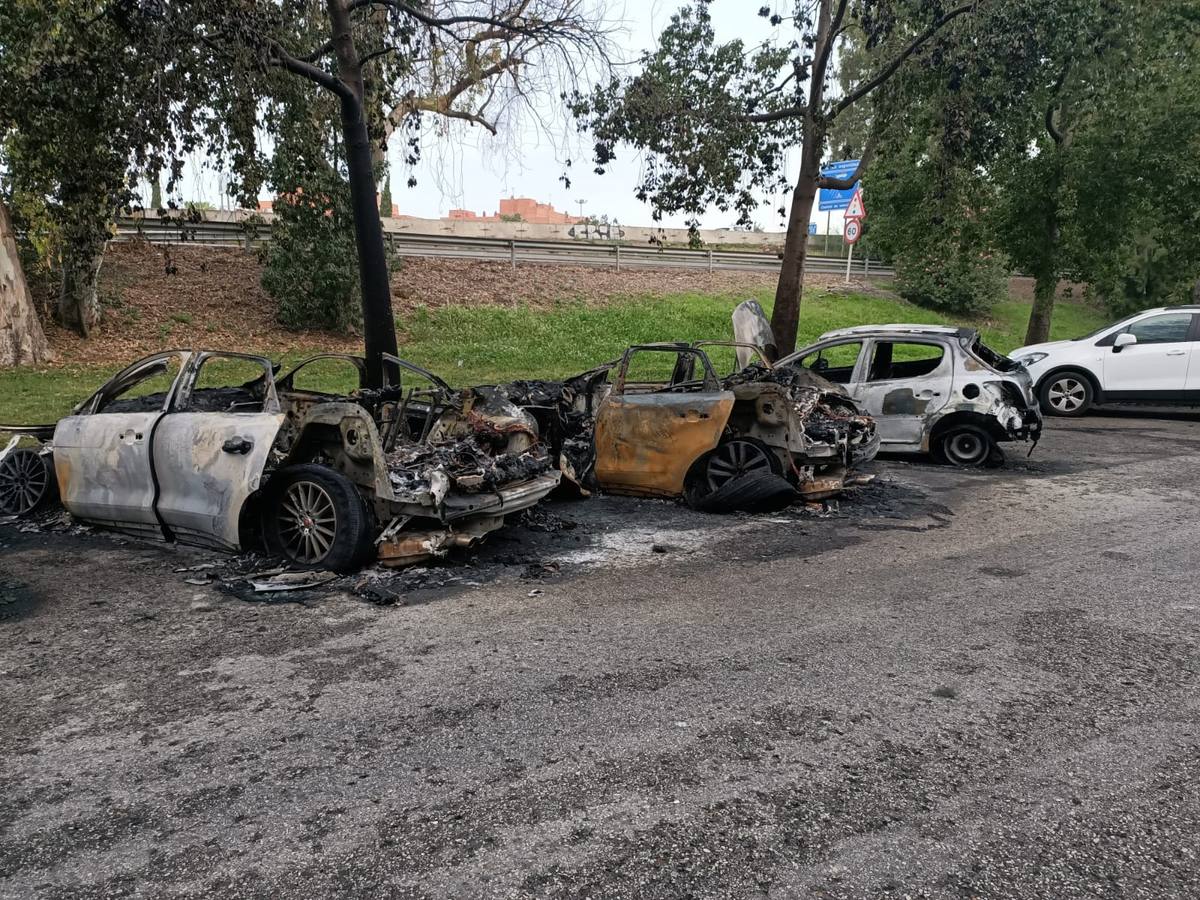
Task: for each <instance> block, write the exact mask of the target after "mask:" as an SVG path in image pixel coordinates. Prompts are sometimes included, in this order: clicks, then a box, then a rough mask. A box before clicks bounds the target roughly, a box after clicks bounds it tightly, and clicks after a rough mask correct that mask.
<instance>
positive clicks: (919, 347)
mask: <svg viewBox="0 0 1200 900" xmlns="http://www.w3.org/2000/svg"><path fill="white" fill-rule="evenodd" d="M864 363H865V365H863V366H860V367H859V369H858V371H857V373H856V375H855V378H854V380H853V381H852V382H851V383H850V384H849V385H847V390H848V391H849V393H850V396H851V397H853V398H854V400H855V401H856V402H857V403H858V405H859V406H860V407H861V408H862V410H863V411H864V412H866V413H867V414H868V415H870V416H873V417H874V418H875V423H876V427H877V428H878V431H879V442H880V443H881V444H885V445H892V447H893V449H902V448H912V449H919V448H920V445H921V438H922V435H923V434H924V431H925V423H926V422H927V421H928V417H929V416H931V415H933V414H934V413H935V412H937V411H938V410H939V409H941V408H942V407H943V406H945V405H946V403H947V402H948V401H949V399H950V395H951V392H952V391H953V387H954V376H953V372H954V356H953V352H952V350H951V348H950V347H948V346H947V345H946V344H945V343H943V342H941V341H936V340H932V339H930V340H926V339H921V338H910V339H905V340H885V339H879V338H876V339H873V340H871V341H870V342H868V345H867V348H866V350H865V352H864Z"/></svg>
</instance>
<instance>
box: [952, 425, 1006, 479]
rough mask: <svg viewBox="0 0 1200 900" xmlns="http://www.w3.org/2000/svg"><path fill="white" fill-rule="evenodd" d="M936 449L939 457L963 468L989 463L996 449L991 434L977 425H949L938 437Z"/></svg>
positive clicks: (993, 457)
mask: <svg viewBox="0 0 1200 900" xmlns="http://www.w3.org/2000/svg"><path fill="white" fill-rule="evenodd" d="M937 449H938V456H939V457H940V458H941V459H944V460H945V461H946V462H948V463H950V464H951V465H954V466H959V467H961V468H964V469H969V468H975V467H977V466H982V465H985V464H988V463H990V462H991V461H992V460H993V459H995V454H996V451H997V450H998V448H997V447H996V442H995V441H994V440H992V436H991V435H990V434H988V433H987V432H986V431H985V430H984V429H982V428H980V427H979V426H978V425H951V426H950V427H949V428H947V429H946V430H945V431H944V432H943V433H942V435H941V436H940V437H939V438H938V444H937ZM1000 458H1001V460H1003V458H1004V457H1003V455H1001V457H1000Z"/></svg>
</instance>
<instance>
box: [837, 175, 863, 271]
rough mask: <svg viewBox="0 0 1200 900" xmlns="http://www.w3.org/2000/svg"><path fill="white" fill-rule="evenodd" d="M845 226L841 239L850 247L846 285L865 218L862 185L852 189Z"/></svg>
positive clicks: (847, 258) (847, 259)
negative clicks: (855, 246)
mask: <svg viewBox="0 0 1200 900" xmlns="http://www.w3.org/2000/svg"><path fill="white" fill-rule="evenodd" d="M844 215H845V218H846V224H845V225H844V226H843V228H842V237H843V238H844V239H845V241H846V243H847V244H849V245H850V252H849V253H847V254H846V284H849V283H850V266H851V264H852V263H853V262H854V245H855V244H857V243H858V239H859V238H860V237H862V220H863V219H865V218H866V217H867V207H866V204H865V203H863V194H862V185H861V184H860V185H859V186H858V187H856V188H855V189H854V193H853V194H852V195H851V196H850V201H849V202H848V203H847V204H846V212H845V214H844Z"/></svg>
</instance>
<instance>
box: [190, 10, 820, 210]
mask: <svg viewBox="0 0 1200 900" xmlns="http://www.w3.org/2000/svg"><path fill="white" fill-rule="evenodd" d="M762 3H763V0H716V2H714V3H713V4H712V15H713V23H714V27H715V28H716V30H717V36H718V38H719V39H723V40H727V39H731V38H735V37H740V38H742V40H743V41H744V42H745V43H746V44H747V45H752V44H754V43H756V42H758V41H760V40H762V39H763V38H764V37H768V36H769V35H770V34H771V33H772V32H773V30H774V29H772V27H771V25H770V24H769V23H768V22H767V21H766V20H765V19H762V18H761V17H759V16H757V15H756V14H755V12H756V10H757V9H758V7H759V6H760V5H762ZM679 5H680V0H612V3H611V5H610V19H611V21H612V22H614V24H616V23H620V24H619V25H618V27H619V28H620V31H619V32H618V33H617V34H616V35H614V43H616V44H618V46H619V47H620V52H621V53H623V54H624V56H625V57H626V58H627V59H629V60H634V59H636V57H637V56H638V54H639V53H640V52H641V51H642V50H644V49H648V48H650V47H652V46H653V45H654V42H655V39H656V38H657V36H658V34H659V33H660V32H661V30H662V28H663V27H664V26H665V25H666V24H667V22H668V20H669V18H670V15H671V13H673V12H674V11H675V10H676V9H678V7H679ZM770 5H773V6H778V5H781V4H780V2H779V0H774V2H771V3H770ZM782 5H790V4H787V3H784V4H782ZM783 27H784V28H785V29H786V28H788V26H786V25H785V26H783ZM547 103H554V104H555V107H553V108H551V109H548V110H547V111H546V114H545V119H547V120H548V121H551V122H553V123H554V124H555V125H556V132H555V134H556V136H555V137H553V138H552V137H549V136H547V135H545V134H544V133H541V132H540V130H539V129H538V128H537V127H535V125H534V124H533V122H532V121H526V122H525V123H524V124H523V127H522V128H521V130H520V132H519V133H509V134H507V135H506V134H505V133H504V132H502V133H501V136H500V137H498V138H493V137H492V136H491V135H490V134H488V133H487V132H486V131H484V130H483V129H482V128H471V127H469V126H465V125H462V124H461V123H459V124H456V125H455V127H454V128H453V129H452V130H451V131H450V133H449V135H448V136H446V137H444V138H440V139H436V140H435V139H430V140H428V141H427V142H426V143H425V146H424V154H423V158H422V160H421V162H420V163H419V164H418V166H417V167H416V169H415V171H414V172H413V174H415V176H416V178H417V186H416V187H415V188H409V187H407V185H406V181H407V179H408V173H407V172H406V171H404V170H403V167H402V165H401V161H400V152H399V148H398V146H396V145H398V144H399V143H400V141H399V140H398V139H397V140H393V142H392V143H393V147H392V148H391V155H392V171H393V176H392V200H393V202H394V203H395V204H396V206H397V207H399V210H400V212H401V213H404V214H407V215H413V216H419V217H422V218H439V217H441V216H444V215H446V214H447V213H448V212H449V210H450V209H453V208H456V207H460V208H465V209H470V210H474V211H475V212H479V213H483V212H488V213H492V212H495V211H496V208H497V205H498V203H499V201H500V199H501V198H503V197H509V196H517V197H532V198H534V199H536V200H539V201H541V202H543V203H545V202H548V203H552V204H553V205H554V206H555V207H556V208H557V209H559V210H562V211H564V212H571V213H578V212H579V210H580V206H579V202H578V201H579V200H580V199H583V200H584V201H585V203H584V205H583V212H584V214H585V215H595V216H600V215H608V216H609V218H610V219H616V220H618V221H620V222H621V223H623V224H626V225H650V224H653V220H652V217H651V209H650V206H649V205H648V204H645V203H642V202H640V201H639V200H637V198H636V197H635V196H634V191H635V189H636V187H637V185H638V183H639V180H640V179H639V174H640V170H641V160H640V158H639V155H638V154H636V153H635V152H634V151H632V150H630V149H628V148H625V149H622V150H619V151H618V156H617V159H616V160H615V161H614V162H613V163H612V164H610V165H609V166H608V167H607V172H606V173H605V174H604V175H603V176H600V175H596V174H595V173H594V172H593V171H592V169H593V167H594V163H593V162H592V160H591V152H590V142H589V141H588V138H587V135H577V134H576V133H575V128H574V124H573V123H572V122H568V121H567V119H566V116H565V114H564V113H562V112H561V111H560V110H558V109H557V103H558V101H557V100H556V99H554V100H549V101H547ZM565 158H570V159H571V160H572V161H573V164H572V166H571V168H570V170H569V171H568V176H569V178H570V180H571V187H570V188H567V187H565V186H564V185H563V183H562V182H561V181H560V180H559V176H560V175H562V174H563V173H564V171H567V170H566V169H565V168H564V159H565ZM798 158H799V153H798V152H797V153H795V154H794V155H793V159H792V160H790V161H789V162H794V161H796V160H798ZM223 181H224V179H223V177H222V176H221V175H220V173H218V172H214V171H212V170H211V169H209V168H208V167H207V166H206V165H204V162H203V160H202V159H197V160H195V162H194V164H193V165H191V166H189V167H188V172H187V173H186V174H185V182H184V185H183V193H184V198H185V199H205V200H208V201H209V202H213V203H216V204H218V205H220V204H219V200H218V198H219V197H220V195H221V193H222V191H221V185H222V182H223ZM269 196H270V195H269V194H268V193H264V194H263V197H264V198H266V197H269ZM769 199H770V198H765V197H764V200H769ZM780 199H781V198H779V197H776V198H774V200H773V202H764V205H763V206H762V207H761V208H760V210H759V212H758V214H757V215H756V216H755V221H756V223H757V224H758V225H761V226H762V227H763V228H764V229H765V230H767V231H781V230H783V228H784V223H783V222H782V221H781V220H780V218H779V215H778V213H777V212H776V209H777V207H778V206H779V205H780ZM228 202H229V201H226V203H228ZM686 218H687V216H684V215H676V216H664V218H663V221H662V223H661V224H663V225H666V226H676V227H681V226H683V225H684V224H685V220H686ZM736 219H737V215H736V213H734V212H728V213H722V212H721V211H720V210H718V209H716V208H712V209H709V210H708V211H707V212H706V213H705V214H704V215H703V216H702V217H701V227H704V228H721V227H730V226H732V225H733V224H734V223H735V222H736ZM813 221H815V222H817V223H818V230H819V231H820V232H821V233H824V232H825V226H826V214H825V213H819V212H817V211H816V208H815V206H814V211H813ZM832 227H833V230H834V232H835V233H837V232H840V230H841V215H840V213H834V214H833V216H832Z"/></svg>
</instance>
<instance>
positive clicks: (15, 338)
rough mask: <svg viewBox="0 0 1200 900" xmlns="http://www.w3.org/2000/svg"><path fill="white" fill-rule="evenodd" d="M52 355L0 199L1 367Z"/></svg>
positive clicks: (32, 363)
mask: <svg viewBox="0 0 1200 900" xmlns="http://www.w3.org/2000/svg"><path fill="white" fill-rule="evenodd" d="M51 358H52V354H51V353H50V345H49V344H48V343H47V342H46V334H45V332H44V331H42V323H41V322H40V321H38V317H37V310H36V309H35V308H34V305H33V298H32V297H30V296H29V285H28V284H27V283H26V281H25V273H24V271H23V270H22V269H21V258H20V257H19V256H18V255H17V236H16V234H15V233H14V231H13V226H12V219H11V218H10V217H9V215H8V207H6V206H5V205H4V203H3V202H0V368H7V367H9V366H35V365H39V364H40V363H44V362H48V361H49V360H50V359H51Z"/></svg>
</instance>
